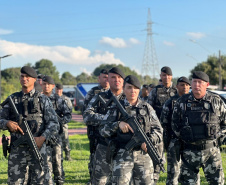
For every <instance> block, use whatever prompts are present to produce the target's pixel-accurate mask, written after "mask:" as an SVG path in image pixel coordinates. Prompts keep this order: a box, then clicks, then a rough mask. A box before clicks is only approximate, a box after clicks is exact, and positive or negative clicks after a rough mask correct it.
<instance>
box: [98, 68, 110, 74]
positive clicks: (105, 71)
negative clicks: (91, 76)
mask: <svg viewBox="0 0 226 185" xmlns="http://www.w3.org/2000/svg"><path fill="white" fill-rule="evenodd" d="M101 73H102V74H106V75H107V74H108V70H107V69H101V71H100V74H101Z"/></svg>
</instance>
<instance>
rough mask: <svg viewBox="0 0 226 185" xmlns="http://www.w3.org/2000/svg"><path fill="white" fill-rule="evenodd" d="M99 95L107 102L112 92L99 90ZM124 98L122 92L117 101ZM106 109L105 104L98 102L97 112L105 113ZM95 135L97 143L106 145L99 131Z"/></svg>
mask: <svg viewBox="0 0 226 185" xmlns="http://www.w3.org/2000/svg"><path fill="white" fill-rule="evenodd" d="M99 95H100V96H101V97H102V98H103V99H104V100H105V102H107V101H108V100H109V99H110V98H111V96H113V94H112V92H111V91H110V90H109V91H108V92H107V93H106V92H101V93H99ZM124 99H125V95H124V94H122V95H121V96H120V97H119V101H121V100H124ZM107 111H108V109H106V108H105V106H103V104H102V103H100V102H99V104H98V107H97V112H98V113H99V114H104V115H105V114H106V113H107ZM97 137H98V143H100V144H103V145H106V146H107V145H108V144H107V142H106V139H105V138H104V137H102V136H101V135H100V133H99V131H98V132H97Z"/></svg>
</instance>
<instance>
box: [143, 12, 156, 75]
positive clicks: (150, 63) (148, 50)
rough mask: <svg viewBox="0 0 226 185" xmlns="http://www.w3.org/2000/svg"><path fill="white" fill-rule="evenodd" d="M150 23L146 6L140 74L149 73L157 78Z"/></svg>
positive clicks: (149, 14) (149, 15)
mask: <svg viewBox="0 0 226 185" xmlns="http://www.w3.org/2000/svg"><path fill="white" fill-rule="evenodd" d="M152 24H153V22H152V21H151V13H150V8H148V20H147V29H146V30H147V38H146V43H145V49H144V58H143V63H142V75H143V77H145V76H146V75H149V76H150V77H151V78H159V67H158V59H157V55H156V52H155V46H154V41H153V38H152V35H153V32H152Z"/></svg>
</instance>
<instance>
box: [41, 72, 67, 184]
mask: <svg viewBox="0 0 226 185" xmlns="http://www.w3.org/2000/svg"><path fill="white" fill-rule="evenodd" d="M54 87H55V83H54V80H53V79H52V77H50V76H44V77H43V78H42V89H43V94H45V95H46V96H48V97H49V99H50V100H51V102H52V104H53V108H54V110H55V111H56V113H57V115H58V121H59V123H60V129H59V132H58V135H57V137H56V138H52V141H51V142H49V143H48V144H47V146H48V155H49V156H48V157H49V167H50V169H51V172H53V174H54V181H55V183H56V184H57V185H61V184H63V183H64V170H63V164H62V140H61V134H62V132H63V125H64V124H67V123H68V122H70V120H71V109H70V108H69V107H68V106H67V104H66V102H65V101H64V100H63V99H62V98H60V97H59V95H57V94H54V93H53V92H52V90H53V88H54Z"/></svg>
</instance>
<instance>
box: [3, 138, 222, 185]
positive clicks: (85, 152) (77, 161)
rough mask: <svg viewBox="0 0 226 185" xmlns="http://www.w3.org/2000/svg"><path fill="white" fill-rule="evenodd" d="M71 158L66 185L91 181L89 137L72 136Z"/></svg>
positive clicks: (66, 164) (161, 182)
mask: <svg viewBox="0 0 226 185" xmlns="http://www.w3.org/2000/svg"><path fill="white" fill-rule="evenodd" d="M70 145H71V149H72V151H71V156H72V159H73V161H64V170H65V173H66V179H65V184H67V185H79V184H86V182H87V181H88V180H89V173H88V167H87V166H88V159H89V144H88V139H87V135H74V136H70ZM222 159H223V167H224V169H225V175H226V153H222ZM0 160H1V162H0V184H6V182H7V160H6V159H5V158H4V157H3V154H2V147H0ZM165 182H166V173H162V174H161V176H160V180H159V183H158V185H164V184H165ZM201 185H207V182H206V181H205V178H204V175H203V172H202V171H201Z"/></svg>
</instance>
